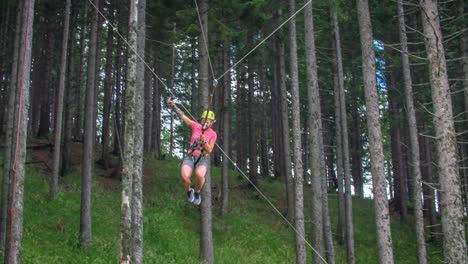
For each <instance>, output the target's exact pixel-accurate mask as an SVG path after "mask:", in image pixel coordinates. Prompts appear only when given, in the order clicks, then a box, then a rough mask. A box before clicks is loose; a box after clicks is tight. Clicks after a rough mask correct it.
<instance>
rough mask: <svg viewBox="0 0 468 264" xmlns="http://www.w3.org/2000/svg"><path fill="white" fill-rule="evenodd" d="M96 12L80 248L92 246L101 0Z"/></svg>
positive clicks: (91, 43)
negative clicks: (98, 34)
mask: <svg viewBox="0 0 468 264" xmlns="http://www.w3.org/2000/svg"><path fill="white" fill-rule="evenodd" d="M93 6H94V10H93V15H92V18H91V32H90V40H89V55H88V79H87V84H86V108H85V126H84V144H83V162H82V172H81V209H80V212H81V218H80V246H81V247H83V248H87V247H89V246H90V244H91V239H92V232H91V177H92V174H93V164H94V144H95V140H94V139H95V138H94V136H95V131H94V123H95V122H96V120H95V115H94V113H95V109H94V104H95V103H94V101H95V98H94V94H95V89H96V87H95V85H96V52H97V46H96V39H97V27H98V25H97V23H98V11H97V8H98V6H99V0H94V3H93Z"/></svg>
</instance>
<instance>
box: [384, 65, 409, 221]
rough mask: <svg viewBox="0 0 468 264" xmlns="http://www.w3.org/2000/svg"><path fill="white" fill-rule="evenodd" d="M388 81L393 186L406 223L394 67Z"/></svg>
mask: <svg viewBox="0 0 468 264" xmlns="http://www.w3.org/2000/svg"><path fill="white" fill-rule="evenodd" d="M387 68H388V70H387V72H386V73H387V76H388V77H387V80H388V82H389V83H388V84H387V85H388V96H387V99H388V114H389V116H390V117H391V124H390V141H391V146H392V169H393V170H392V171H393V186H394V192H393V193H394V203H395V209H396V211H397V212H398V213H399V214H400V216H401V219H402V220H403V221H405V220H406V219H407V218H408V206H407V205H408V192H407V189H406V186H407V184H406V178H405V177H404V175H405V173H404V171H403V170H404V168H403V152H402V149H401V145H402V139H401V134H402V133H401V129H400V128H401V122H400V120H401V113H400V107H399V105H398V101H397V98H396V97H397V95H395V94H397V93H398V91H396V83H395V76H394V73H393V69H390V68H394V67H387Z"/></svg>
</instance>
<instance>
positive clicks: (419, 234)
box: [397, 1, 427, 264]
mask: <svg viewBox="0 0 468 264" xmlns="http://www.w3.org/2000/svg"><path fill="white" fill-rule="evenodd" d="M397 4H398V26H399V33H400V42H401V50H402V52H401V59H402V67H403V78H404V86H405V99H406V100H405V105H406V115H407V119H408V128H409V137H410V151H411V162H410V164H411V169H412V170H411V171H412V174H411V178H412V181H413V188H414V190H413V204H414V221H415V228H416V241H417V245H418V261H419V264H425V263H427V253H426V240H425V236H424V216H423V206H422V202H421V193H422V176H421V167H420V156H419V151H420V150H419V141H418V128H417V123H416V110H415V109H414V102H413V100H414V99H413V87H412V86H413V81H412V79H411V69H410V62H409V57H408V55H409V54H408V53H409V51H408V39H407V36H406V24H405V16H404V8H403V3H402V2H401V1H398V3H397Z"/></svg>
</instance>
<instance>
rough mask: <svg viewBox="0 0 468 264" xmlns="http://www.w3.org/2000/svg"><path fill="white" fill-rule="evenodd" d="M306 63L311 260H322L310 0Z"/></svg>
mask: <svg viewBox="0 0 468 264" xmlns="http://www.w3.org/2000/svg"><path fill="white" fill-rule="evenodd" d="M304 27H305V43H306V44H305V45H306V65H307V103H308V111H309V117H308V118H309V129H310V131H309V138H308V140H309V146H310V167H311V168H313V169H312V170H311V174H312V175H311V182H312V237H313V239H312V246H313V247H314V248H315V250H316V251H314V254H312V259H313V262H314V263H325V262H326V261H325V259H324V256H325V249H324V243H325V242H324V231H323V227H324V224H323V215H324V211H323V203H322V199H323V197H322V196H323V195H326V194H324V193H323V188H322V187H323V186H322V180H321V179H322V177H324V176H325V175H324V174H323V173H324V167H323V164H324V163H323V162H322V160H323V156H322V155H321V154H322V153H321V148H322V146H321V145H320V144H321V143H322V142H323V141H322V139H321V137H322V122H321V119H320V118H321V109H320V95H319V86H318V76H317V59H316V55H315V52H316V51H315V37H314V22H313V13H312V3H310V4H309V6H307V7H306V8H305V11H304Z"/></svg>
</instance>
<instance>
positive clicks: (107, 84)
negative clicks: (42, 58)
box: [101, 1, 115, 169]
mask: <svg viewBox="0 0 468 264" xmlns="http://www.w3.org/2000/svg"><path fill="white" fill-rule="evenodd" d="M108 8H109V14H108V16H107V19H108V20H109V22H110V23H112V24H113V23H114V5H113V2H112V1H110V2H109V7H108ZM106 46H107V47H106V68H105V76H106V77H105V79H104V107H103V117H102V121H103V122H102V155H101V158H102V164H103V165H104V169H107V168H108V167H109V147H110V144H109V143H110V142H109V141H110V127H111V125H110V119H111V110H112V97H113V94H112V90H113V89H112V86H113V83H115V82H114V81H113V79H112V66H113V65H114V54H113V52H114V28H113V27H108V29H107V45H106Z"/></svg>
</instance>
